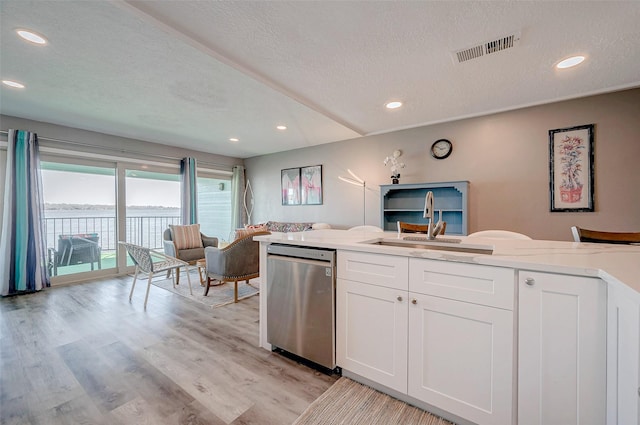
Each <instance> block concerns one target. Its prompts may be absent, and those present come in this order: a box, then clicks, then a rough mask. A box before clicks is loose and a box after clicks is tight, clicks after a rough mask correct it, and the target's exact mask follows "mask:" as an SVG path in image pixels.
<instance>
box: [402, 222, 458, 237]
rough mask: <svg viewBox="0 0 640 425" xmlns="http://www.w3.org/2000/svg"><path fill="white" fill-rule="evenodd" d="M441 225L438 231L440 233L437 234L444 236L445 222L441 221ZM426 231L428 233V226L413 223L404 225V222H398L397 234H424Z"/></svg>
mask: <svg viewBox="0 0 640 425" xmlns="http://www.w3.org/2000/svg"><path fill="white" fill-rule="evenodd" d="M441 223H442V228H441V229H440V232H439V233H438V234H439V235H444V232H445V230H446V229H447V222H446V221H442V222H441ZM434 224H435V223H434ZM428 231H429V226H428V225H427V224H414V223H405V222H404V221H398V233H424V234H426V233H427V232H428Z"/></svg>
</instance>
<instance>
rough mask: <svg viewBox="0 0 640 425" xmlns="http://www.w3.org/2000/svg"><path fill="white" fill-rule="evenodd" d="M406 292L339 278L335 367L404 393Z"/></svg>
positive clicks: (405, 378) (405, 380) (405, 371)
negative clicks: (336, 365)
mask: <svg viewBox="0 0 640 425" xmlns="http://www.w3.org/2000/svg"><path fill="white" fill-rule="evenodd" d="M406 298H407V292H406V291H400V290H397V289H392V288H385V287H382V286H376V285H369V284H366V283H360V282H353V281H350V280H345V279H338V282H337V303H336V305H337V311H336V324H337V328H336V338H337V341H336V348H337V353H336V358H337V363H338V366H340V367H342V368H343V369H346V370H348V371H350V372H353V373H356V374H358V375H360V376H363V377H365V378H368V379H371V380H373V381H375V382H377V383H380V384H382V385H385V386H387V387H389V388H392V389H394V390H397V391H400V392H403V393H406V391H407V314H408V312H407V299H406Z"/></svg>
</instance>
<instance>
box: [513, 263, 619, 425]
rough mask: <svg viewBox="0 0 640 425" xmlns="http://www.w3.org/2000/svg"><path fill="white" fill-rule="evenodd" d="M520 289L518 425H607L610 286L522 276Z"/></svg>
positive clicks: (544, 275) (555, 277) (571, 278)
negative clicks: (607, 340)
mask: <svg viewBox="0 0 640 425" xmlns="http://www.w3.org/2000/svg"><path fill="white" fill-rule="evenodd" d="M518 284H519V318H520V319H519V322H518V346H519V347H518V356H519V360H518V361H519V363H518V424H519V425H528V424H536V425H539V424H563V425H571V424H576V425H578V424H580V425H589V424H594V425H599V424H604V423H605V404H606V357H605V356H606V344H605V340H606V323H607V312H606V309H607V288H606V285H605V283H604V282H602V281H601V280H600V279H594V278H585V277H577V276H565V275H558V274H551V273H541V272H530V271H519V273H518Z"/></svg>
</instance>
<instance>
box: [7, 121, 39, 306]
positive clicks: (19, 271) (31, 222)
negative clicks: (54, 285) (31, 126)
mask: <svg viewBox="0 0 640 425" xmlns="http://www.w3.org/2000/svg"><path fill="white" fill-rule="evenodd" d="M2 207H3V208H2V214H3V215H2V229H1V231H0V295H3V296H5V295H15V294H21V293H29V292H35V291H40V290H42V289H43V288H45V287H48V286H50V281H49V272H48V270H47V267H46V261H47V256H46V249H47V248H46V240H45V239H46V238H45V232H44V225H43V220H42V217H43V216H44V202H43V200H42V177H41V174H40V156H39V151H38V136H37V135H36V134H35V133H31V132H28V131H24V130H9V134H8V140H7V167H6V177H5V193H4V200H3V205H2Z"/></svg>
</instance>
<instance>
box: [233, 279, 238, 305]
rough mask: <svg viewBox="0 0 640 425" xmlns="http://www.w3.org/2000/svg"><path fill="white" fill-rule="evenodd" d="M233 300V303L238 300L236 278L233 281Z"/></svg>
mask: <svg viewBox="0 0 640 425" xmlns="http://www.w3.org/2000/svg"><path fill="white" fill-rule="evenodd" d="M233 302H234V303H237V302H238V281H237V280H234V281H233Z"/></svg>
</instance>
